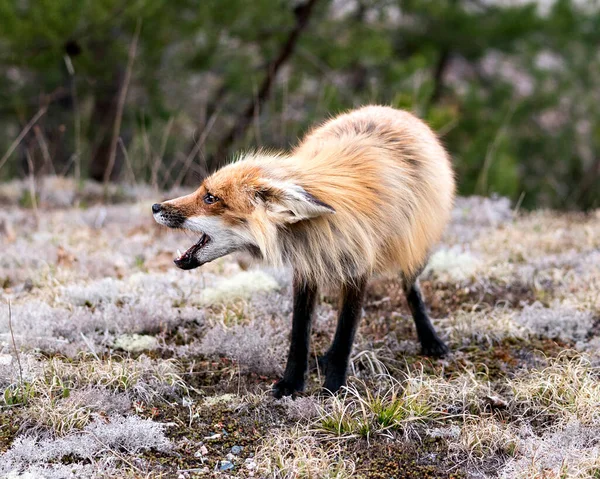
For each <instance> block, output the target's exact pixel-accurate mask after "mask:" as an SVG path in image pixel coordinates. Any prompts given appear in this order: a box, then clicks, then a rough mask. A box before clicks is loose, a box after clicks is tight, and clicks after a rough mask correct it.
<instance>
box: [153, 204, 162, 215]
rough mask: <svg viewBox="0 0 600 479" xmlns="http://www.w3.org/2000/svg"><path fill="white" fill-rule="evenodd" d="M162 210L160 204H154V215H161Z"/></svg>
mask: <svg viewBox="0 0 600 479" xmlns="http://www.w3.org/2000/svg"><path fill="white" fill-rule="evenodd" d="M160 210H161V206H160V203H154V204H153V205H152V213H154V214H156V213H160Z"/></svg>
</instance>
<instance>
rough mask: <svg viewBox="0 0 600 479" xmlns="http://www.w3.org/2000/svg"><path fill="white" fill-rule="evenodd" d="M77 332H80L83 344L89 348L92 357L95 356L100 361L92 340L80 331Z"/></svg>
mask: <svg viewBox="0 0 600 479" xmlns="http://www.w3.org/2000/svg"><path fill="white" fill-rule="evenodd" d="M79 334H81V339H83V342H84V343H85V345H86V346H87V347H88V348H90V352H91V353H92V355H93V356H94V358H96V360H97V361H100V358H99V357H98V355H97V354H96V350H95V349H94V345H93V344H92V342H91V341H90V340H89V339H88V338H87V337H86V335H85V334H83V333H82V332H81V331H80V332H79Z"/></svg>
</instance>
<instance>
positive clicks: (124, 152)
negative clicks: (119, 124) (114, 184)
mask: <svg viewBox="0 0 600 479" xmlns="http://www.w3.org/2000/svg"><path fill="white" fill-rule="evenodd" d="M119 147H120V148H121V152H122V153H123V158H125V165H127V169H128V170H129V176H130V177H131V178H130V179H131V184H132V185H135V184H137V180H136V179H135V173H134V172H133V166H132V165H131V160H130V159H129V153H128V152H127V148H125V143H123V138H121V137H119Z"/></svg>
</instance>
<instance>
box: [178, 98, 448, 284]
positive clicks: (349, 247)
mask: <svg viewBox="0 0 600 479" xmlns="http://www.w3.org/2000/svg"><path fill="white" fill-rule="evenodd" d="M289 185H294V187H296V186H297V187H300V188H301V189H303V190H304V191H305V192H307V193H308V194H309V195H310V197H311V198H313V199H316V200H318V202H313V203H312V204H310V205H307V207H306V211H304V209H302V205H300V209H301V210H302V211H300V210H299V211H296V207H297V206H298V205H297V202H296V198H295V196H294V195H295V194H296V192H295V190H294V189H293V188H292V189H291V190H290V188H289ZM207 191H210V193H211V194H213V195H217V196H218V197H219V198H221V199H222V204H221V205H220V206H215V205H212V206H207V205H203V204H202V201H201V198H202V196H203V195H204V194H206V192H207ZM290 191H291V196H290ZM454 192H455V184H454V175H453V172H452V167H451V164H450V160H449V157H448V155H447V153H446V152H445V150H444V148H443V147H442V146H441V144H440V142H439V140H438V139H437V138H436V136H435V134H434V133H433V132H432V131H431V129H430V128H429V127H428V126H427V125H426V124H425V123H423V122H422V121H421V120H419V119H418V118H416V117H415V116H414V115H412V114H410V113H408V112H405V111H401V110H396V109H393V108H389V107H382V106H367V107H363V108H360V109H358V110H355V111H352V112H349V113H346V114H342V115H340V116H338V117H336V118H334V119H331V120H329V121H327V122H325V123H324V124H323V125H322V126H320V127H317V128H315V129H314V130H313V131H312V132H310V133H309V134H308V135H307V136H306V137H305V138H304V139H303V140H302V142H301V143H300V144H299V145H298V146H297V147H296V148H294V149H293V150H292V151H291V152H290V153H287V154H283V153H282V154H272V153H268V152H257V153H253V154H247V155H244V156H243V157H242V158H241V159H240V160H238V161H237V162H234V163H232V164H230V165H228V166H226V167H224V168H222V169H221V170H219V171H217V172H216V173H215V174H213V175H212V176H210V177H209V178H207V179H206V180H205V181H204V183H203V185H202V186H201V187H200V188H199V190H198V191H197V192H196V193H194V194H192V195H188V196H187V197H183V198H180V199H177V200H173V201H170V202H168V204H170V205H171V206H173V207H174V208H177V209H179V210H180V211H185V215H191V216H193V215H213V214H216V215H219V216H221V217H222V218H223V221H224V222H225V223H226V224H228V225H232V228H237V229H236V231H237V232H238V233H239V234H240V235H247V236H248V237H249V238H252V239H253V241H255V243H256V245H257V246H258V248H259V249H260V251H261V254H262V256H263V258H264V259H265V260H266V261H267V262H269V263H271V264H273V265H282V264H286V263H290V264H292V265H293V267H294V269H295V271H296V273H297V274H298V275H299V276H301V277H304V278H307V279H309V280H311V281H313V282H315V283H317V284H319V285H325V284H331V283H340V282H347V281H352V280H353V279H355V278H358V277H360V276H365V275H370V274H373V273H388V272H401V273H402V274H403V275H404V277H406V278H409V279H413V278H414V277H415V276H416V275H418V274H419V272H420V271H421V269H422V268H423V267H424V265H425V263H426V261H427V257H428V254H429V252H430V251H431V248H432V246H433V245H434V244H435V243H436V242H437V241H438V240H439V238H440V236H441V234H442V232H443V229H444V228H445V226H446V224H447V222H448V220H449V217H450V211H451V208H452V203H453V198H454ZM265 197H266V198H267V199H265ZM321 203H322V204H323V205H321ZM274 205H276V206H274ZM327 207H329V208H330V209H331V208H332V209H333V210H335V214H329V213H330V212H331V211H330V210H328V209H327ZM321 213H322V214H321ZM293 214H295V215H297V217H298V218H300V217H301V218H306V219H302V220H299V221H295V220H293V219H292V221H290V219H289V217H290V215H293ZM302 215H305V216H302Z"/></svg>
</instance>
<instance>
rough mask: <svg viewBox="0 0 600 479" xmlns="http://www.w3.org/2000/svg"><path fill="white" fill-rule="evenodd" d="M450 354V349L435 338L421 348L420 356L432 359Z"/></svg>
mask: <svg viewBox="0 0 600 479" xmlns="http://www.w3.org/2000/svg"><path fill="white" fill-rule="evenodd" d="M449 353H450V348H449V347H448V346H446V344H445V343H444V342H443V341H442V340H441V339H438V338H436V339H435V340H431V341H429V342H427V343H426V344H423V345H422V347H421V354H423V356H430V357H434V358H443V357H444V356H447V355H448V354H449Z"/></svg>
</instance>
